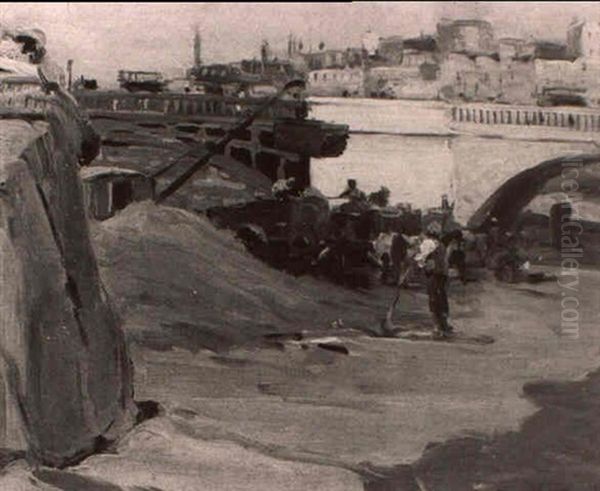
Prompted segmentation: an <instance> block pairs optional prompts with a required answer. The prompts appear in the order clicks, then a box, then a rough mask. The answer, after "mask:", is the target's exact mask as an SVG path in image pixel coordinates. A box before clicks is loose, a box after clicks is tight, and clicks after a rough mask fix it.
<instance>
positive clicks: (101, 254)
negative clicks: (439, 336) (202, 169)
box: [93, 203, 391, 350]
mask: <svg viewBox="0 0 600 491" xmlns="http://www.w3.org/2000/svg"><path fill="white" fill-rule="evenodd" d="M93 235H94V242H95V247H96V249H97V255H98V261H99V264H100V267H101V271H102V275H103V277H104V280H105V283H106V285H107V286H108V289H109V292H110V293H111V297H112V298H113V299H115V301H116V302H117V304H118V307H119V309H120V311H121V313H122V314H123V316H124V318H125V320H126V329H127V330H128V332H129V334H130V335H131V336H133V338H134V339H136V340H137V341H141V342H143V343H145V344H146V345H151V347H153V348H154V349H161V348H162V349H168V348H170V347H171V346H181V347H184V348H186V349H190V350H196V349H200V348H209V349H213V350H219V349H224V348H227V347H229V346H231V345H237V344H241V343H246V342H249V341H251V340H255V339H258V338H262V337H263V336H264V335H265V334H269V333H275V332H277V333H289V332H297V331H302V330H305V329H323V328H329V326H330V325H331V323H332V322H333V321H335V320H337V319H340V318H342V319H343V323H344V327H346V328H358V329H363V328H369V327H370V328H373V327H376V326H377V325H378V323H379V321H380V318H381V316H382V313H384V312H385V310H386V308H387V303H388V302H389V298H388V297H387V296H385V295H375V294H373V293H370V292H369V293H360V292H355V291H350V290H347V289H342V288H340V287H336V286H334V285H332V284H330V283H326V282H321V281H318V280H316V279H313V278H308V277H304V278H295V277H292V276H289V275H287V274H285V273H282V272H279V271H276V270H273V269H272V268H270V267H268V266H266V265H265V264H263V263H261V262H260V261H258V260H257V259H255V258H253V257H252V256H251V255H250V254H248V252H247V251H246V250H245V249H244V247H243V245H242V244H241V243H240V242H238V241H237V240H236V239H235V238H234V237H233V236H232V234H231V233H230V232H228V231H224V230H217V229H215V228H214V227H213V226H212V224H211V223H210V222H209V221H208V220H207V219H206V218H204V217H202V216H199V215H196V214H193V213H190V212H188V211H185V210H181V209H176V208H170V207H165V206H157V205H154V204H152V203H137V204H135V205H132V206H130V207H128V208H127V209H125V210H123V211H122V212H121V213H120V214H118V215H116V216H115V217H113V218H112V219H110V220H107V221H105V222H102V223H99V224H96V225H95V226H94V231H93ZM390 294H391V292H390Z"/></svg>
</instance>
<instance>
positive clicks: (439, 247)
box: [415, 222, 452, 337]
mask: <svg viewBox="0 0 600 491" xmlns="http://www.w3.org/2000/svg"><path fill="white" fill-rule="evenodd" d="M441 234H442V227H441V225H440V224H439V222H431V223H430V224H429V225H428V226H427V231H426V238H425V240H423V242H421V246H420V248H419V252H418V253H417V254H416V256H415V261H416V263H417V265H418V266H419V267H420V268H422V269H423V270H424V271H425V278H426V280H427V295H428V296H429V310H430V311H431V314H432V316H433V321H434V323H435V327H436V331H435V335H436V336H438V337H448V336H450V335H451V333H452V326H450V324H448V314H449V307H448V293H447V287H448V261H447V257H446V248H445V247H444V244H443V243H442V241H441V240H440V236H441Z"/></svg>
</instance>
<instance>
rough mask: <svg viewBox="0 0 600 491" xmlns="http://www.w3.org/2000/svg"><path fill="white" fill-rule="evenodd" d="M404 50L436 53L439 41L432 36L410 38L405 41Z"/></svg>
mask: <svg viewBox="0 0 600 491" xmlns="http://www.w3.org/2000/svg"><path fill="white" fill-rule="evenodd" d="M404 48H405V49H414V50H416V51H436V50H437V41H436V39H435V37H434V36H430V35H425V36H419V37H417V38H409V39H405V40H404Z"/></svg>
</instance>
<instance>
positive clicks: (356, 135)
mask: <svg viewBox="0 0 600 491" xmlns="http://www.w3.org/2000/svg"><path fill="white" fill-rule="evenodd" d="M311 116H312V117H314V118H318V119H322V120H325V121H330V122H335V123H343V124H348V125H349V126H350V131H351V135H350V138H349V141H348V147H347V149H346V151H345V152H344V153H343V154H342V155H341V156H340V157H337V158H330V159H313V160H312V166H311V179H312V183H313V185H314V186H316V187H317V188H319V189H320V190H321V191H322V192H323V193H324V194H326V195H327V196H335V195H338V194H339V193H340V192H341V191H342V190H343V189H344V187H345V184H346V180H347V179H356V180H357V181H358V186H359V188H360V189H362V190H363V191H365V192H366V193H370V192H373V191H377V190H379V188H380V187H381V186H385V187H387V188H388V189H389V190H390V193H391V194H390V203H391V204H396V203H401V202H402V203H407V202H408V203H411V204H412V205H413V207H417V208H423V207H432V206H439V204H440V200H441V196H442V194H448V195H450V196H452V195H453V183H452V181H453V174H454V169H453V158H452V153H451V150H450V136H449V130H448V123H449V112H448V107H447V106H446V105H444V104H442V103H437V102H431V101H381V100H371V99H334V98H328V99H325V98H318V99H315V104H314V106H313V111H312V114H311Z"/></svg>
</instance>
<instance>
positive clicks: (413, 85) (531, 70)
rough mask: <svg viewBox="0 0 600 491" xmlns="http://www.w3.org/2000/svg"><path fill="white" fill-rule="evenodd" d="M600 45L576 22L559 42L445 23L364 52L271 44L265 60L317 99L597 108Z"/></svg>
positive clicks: (470, 23) (371, 43)
mask: <svg viewBox="0 0 600 491" xmlns="http://www.w3.org/2000/svg"><path fill="white" fill-rule="evenodd" d="M599 42H600V24H598V23H597V22H586V21H574V22H572V23H571V25H570V26H569V28H568V30H567V32H566V33H565V39H564V42H555V41H547V40H540V39H533V38H530V39H520V38H515V37H500V38H497V37H496V35H495V32H494V26H493V25H492V24H491V23H489V22H487V21H485V20H481V19H459V20H449V19H442V20H441V21H440V22H439V23H438V24H437V29H436V32H435V33H432V34H421V35H420V36H418V37H403V36H402V35H393V36H386V37H380V36H378V35H377V34H376V33H374V32H370V31H369V32H366V33H365V34H364V35H363V37H362V42H361V46H360V47H347V48H339V49H332V48H328V47H327V46H326V45H325V44H324V43H323V42H321V43H319V45H318V46H317V47H316V48H314V47H312V46H311V47H307V46H306V45H305V44H304V43H303V41H302V40H301V39H298V38H296V37H294V36H293V35H290V36H289V39H288V43H287V51H286V53H285V54H284V55H283V56H279V57H276V56H274V55H273V54H272V53H271V51H270V48H269V47H268V43H264V44H263V49H262V53H261V55H262V60H263V61H264V62H269V63H271V64H272V63H276V62H279V63H280V64H281V65H282V66H283V65H286V64H288V63H289V65H290V66H291V67H293V68H295V69H296V70H298V71H299V72H301V73H303V74H305V75H306V79H307V82H308V87H309V92H310V93H311V95H315V96H342V97H344V96H345V97H382V98H397V99H441V100H448V101H452V100H464V101H479V102H498V103H510V104H536V103H537V104H539V105H547V106H550V105H579V106H596V105H597V104H598V103H599V101H600V85H599V82H598V80H600V77H599V75H600V49H598V48H597V46H598V44H599Z"/></svg>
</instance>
